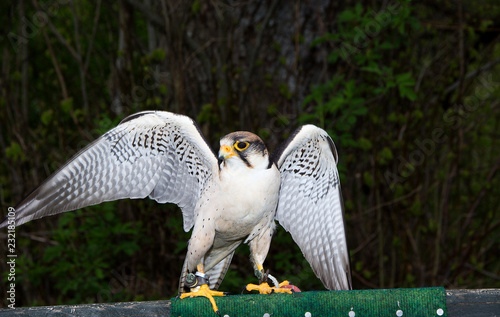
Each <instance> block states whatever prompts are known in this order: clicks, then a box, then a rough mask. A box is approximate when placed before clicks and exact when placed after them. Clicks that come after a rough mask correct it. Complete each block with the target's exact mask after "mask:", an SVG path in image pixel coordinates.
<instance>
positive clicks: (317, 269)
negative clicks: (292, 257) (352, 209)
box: [272, 125, 352, 290]
mask: <svg viewBox="0 0 500 317" xmlns="http://www.w3.org/2000/svg"><path fill="white" fill-rule="evenodd" d="M337 160H338V158H337V151H336V149H335V145H334V143H333V141H332V139H331V138H330V137H329V136H328V134H327V133H326V132H325V131H324V130H323V129H320V128H318V127H316V126H314V125H306V126H302V127H300V128H299V129H297V130H296V131H295V132H294V134H293V135H291V136H290V137H289V138H288V139H287V140H286V141H285V142H284V143H283V144H282V145H281V147H280V148H278V150H277V151H275V153H273V156H272V161H273V162H274V163H275V164H276V165H277V167H278V169H279V170H280V172H281V188H280V194H279V201H278V207H277V212H276V219H277V220H278V221H279V223H280V224H281V225H282V226H283V227H284V228H285V229H286V230H287V231H289V232H290V233H291V235H292V237H293V239H294V241H295V242H296V243H297V244H298V245H299V247H300V249H301V250H302V253H303V254H304V256H305V258H306V259H307V261H308V262H309V263H310V264H311V267H312V269H313V271H314V273H315V274H316V276H318V277H319V278H320V279H321V281H322V282H323V284H324V285H325V287H326V288H328V289H330V290H345V289H351V288H352V286H351V269H350V261H349V251H348V249H347V242H346V237H345V228H344V217H343V216H344V215H343V206H342V195H341V191H340V180H339V174H338V171H337Z"/></svg>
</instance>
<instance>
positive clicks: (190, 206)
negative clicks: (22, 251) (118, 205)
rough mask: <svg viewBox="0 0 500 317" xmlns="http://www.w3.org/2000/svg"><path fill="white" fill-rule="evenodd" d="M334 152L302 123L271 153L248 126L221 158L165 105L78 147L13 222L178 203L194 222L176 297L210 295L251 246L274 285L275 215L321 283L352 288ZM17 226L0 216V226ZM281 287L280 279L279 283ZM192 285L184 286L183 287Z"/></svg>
mask: <svg viewBox="0 0 500 317" xmlns="http://www.w3.org/2000/svg"><path fill="white" fill-rule="evenodd" d="M337 160H338V157H337V151H336V149H335V145H334V143H333V141H332V139H331V138H330V137H329V136H328V134H327V133H326V132H325V131H324V130H322V129H320V128H318V127H316V126H314V125H305V126H302V127H300V128H298V129H297V130H296V131H295V132H294V133H293V134H292V135H291V136H290V137H289V138H288V139H287V140H286V141H285V142H284V143H283V144H282V145H281V146H280V147H279V148H278V150H276V151H275V152H274V153H273V155H271V156H269V153H268V151H267V149H266V146H265V145H264V142H263V141H262V139H261V138H259V137H258V136H257V135H255V134H253V133H250V132H234V133H230V134H228V135H226V136H224V137H223V138H221V140H220V149H219V155H218V159H217V156H216V155H215V153H214V152H212V150H211V149H210V146H209V145H208V143H207V141H206V140H205V138H204V137H203V135H202V134H201V132H200V130H199V128H198V126H197V125H196V123H195V122H194V121H193V120H192V119H190V118H189V117H186V116H183V115H178V114H173V113H169V112H164V111H145V112H140V113H137V114H134V115H131V116H129V117H128V118H126V119H124V120H123V121H122V122H121V123H120V124H119V125H118V126H117V127H115V128H114V129H112V130H110V131H108V132H107V133H105V134H104V135H103V136H101V137H100V138H98V139H97V140H95V141H94V142H93V143H91V144H90V145H88V146H87V147H86V148H84V149H83V150H82V151H80V152H79V153H77V154H76V155H75V156H74V157H73V158H72V159H71V160H69V162H67V163H66V164H65V165H64V166H62V167H61V168H60V169H59V170H58V171H56V172H55V173H54V174H52V175H51V176H50V177H49V178H48V179H47V180H45V181H44V182H43V183H42V184H41V185H40V186H39V187H38V188H36V189H35V190H34V191H33V192H32V193H31V194H30V195H29V196H28V197H26V198H25V199H24V200H23V201H22V202H21V203H20V204H19V205H18V206H17V207H16V219H15V225H17V226H18V225H21V224H23V223H25V222H28V221H30V220H33V219H38V218H42V217H45V216H49V215H54V214H58V213H61V212H65V211H70V210H75V209H79V208H83V207H86V206H90V205H95V204H99V203H101V202H103V201H111V200H117V199H122V198H133V199H135V198H145V197H147V196H149V197H150V198H152V199H154V200H156V201H157V202H159V203H167V202H169V203H175V204H177V205H178V206H179V207H180V208H181V209H182V215H183V220H184V230H185V231H186V232H187V231H189V230H190V229H191V228H193V232H192V236H191V239H190V240H189V245H188V250H187V255H186V260H185V262H184V267H183V269H182V274H181V278H180V287H179V290H180V293H182V294H181V298H183V297H193V296H205V297H208V298H209V299H210V301H211V302H212V305H213V307H214V311H215V312H217V313H218V310H217V306H216V305H215V301H214V299H213V297H212V296H221V295H224V294H223V293H222V292H217V291H216V290H217V288H218V287H219V285H220V283H221V282H222V279H223V278H224V275H225V274H226V271H227V269H228V267H229V264H230V262H231V259H232V257H233V254H234V250H235V249H236V248H237V247H238V246H239V245H240V244H241V243H242V242H244V243H248V244H249V245H250V258H251V260H252V263H253V267H254V269H255V275H256V276H257V278H258V279H259V281H260V285H252V284H249V285H248V286H247V289H248V290H254V289H256V290H259V291H260V292H261V293H269V292H290V288H284V287H280V286H283V283H281V284H278V285H275V287H270V286H269V285H268V284H267V283H265V282H266V280H267V278H268V276H269V277H270V279H271V280H272V281H274V283H275V284H277V282H276V279H275V278H272V276H270V275H268V274H265V273H264V268H263V263H264V260H265V258H266V256H267V253H268V251H269V246H270V243H271V238H272V235H273V232H274V230H275V221H274V220H275V219H276V220H278V222H279V223H280V224H281V225H282V226H283V227H284V228H285V229H286V230H287V231H289V232H290V233H291V235H292V237H293V239H294V241H295V242H296V243H297V244H298V245H299V247H300V249H301V250H302V253H303V254H304V256H305V258H306V259H307V261H309V263H310V265H311V266H312V269H313V271H314V273H315V274H316V275H317V276H318V277H319V278H320V279H321V281H322V282H323V284H324V285H325V287H326V288H327V289H330V290H345V289H351V271H350V264H349V254H348V249H347V243H346V238H345V230H344V220H343V209H342V198H341V192H340V181H339V174H338V171H337ZM7 225H13V223H12V221H11V222H10V223H9V220H8V219H6V220H4V221H3V223H1V224H0V227H6V226H7ZM284 284H286V281H285V282H284ZM189 288H190V292H185V290H186V289H189Z"/></svg>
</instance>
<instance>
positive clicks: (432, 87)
mask: <svg viewBox="0 0 500 317" xmlns="http://www.w3.org/2000/svg"><path fill="white" fill-rule="evenodd" d="M0 12H2V13H3V14H2V15H0V25H2V36H1V37H0V56H1V74H0V109H1V111H0V122H1V128H0V152H1V153H2V157H1V161H0V171H1V174H0V175H1V176H0V186H1V191H0V202H1V210H2V214H7V211H8V207H12V206H15V205H16V203H17V202H19V201H20V200H21V199H22V198H23V196H25V195H26V194H28V193H29V192H30V191H31V190H32V189H33V188H35V187H36V186H37V185H39V184H40V183H41V182H42V181H43V180H44V179H45V178H46V177H47V176H48V175H50V174H51V173H52V172H53V171H55V170H56V169H57V168H58V167H60V166H61V165H62V164H63V163H64V162H65V161H66V160H68V159H69V158H70V157H71V156H72V155H74V154H75V153H76V152H77V151H78V150H80V149H82V148H83V147H84V146H85V145H86V144H88V143H89V142H91V141H92V140H94V139H95V138H97V137H98V136H99V135H101V134H102V133H103V132H105V131H107V130H109V129H110V128H112V127H114V126H115V125H116V124H118V122H119V121H120V120H121V119H123V118H124V117H125V116H127V115H129V114H132V113H135V112H138V111H141V110H145V109H159V110H168V111H172V112H177V113H182V114H186V115H189V116H191V117H193V118H195V119H196V120H197V122H198V123H199V124H200V126H201V128H202V130H203V132H204V134H205V136H206V137H207V138H208V140H209V141H210V143H211V144H212V145H213V147H214V148H216V147H217V144H218V139H219V138H220V137H221V136H222V135H225V134H226V133H229V132H232V131H234V130H249V131H253V132H256V133H258V134H259V135H260V136H261V137H262V138H263V139H264V140H265V141H266V143H267V145H268V147H269V148H270V149H271V150H272V149H274V148H275V147H276V146H277V145H278V144H279V143H280V142H281V141H283V140H284V139H285V138H286V136H288V135H289V134H290V133H291V132H292V131H293V130H294V129H295V128H297V127H298V126H299V125H301V124H304V123H314V124H317V125H319V126H321V127H323V128H325V129H326V130H327V131H328V132H329V133H330V134H331V136H332V137H333V139H334V141H335V142H336V144H337V148H338V150H339V153H340V171H341V181H342V186H343V195H344V199H345V207H346V217H347V219H346V220H347V235H348V241H349V244H350V248H351V260H352V269H353V282H354V287H355V288H393V287H420V286H444V287H446V288H487V287H500V260H499V258H498V254H500V247H499V243H498V242H499V241H500V217H499V216H500V208H499V206H500V191H499V189H498V188H499V187H500V178H499V177H498V174H499V171H498V169H499V168H500V147H499V142H500V127H499V125H500V123H499V122H500V121H499V119H500V106H499V97H500V74H499V70H500V66H499V63H500V44H499V41H500V22H499V21H500V4H499V3H498V1H495V0H482V1H475V2H470V1H465V0H455V1H447V0H434V1H418V2H417V1H415V2H409V1H404V0H387V1H328V0H325V1H315V0H306V1H300V0H297V1H279V0H273V1H251V0H250V1H218V0H214V1H189V2H188V1H171V0H161V1H151V0H121V1H118V2H113V3H110V2H107V1H100V0H98V1H92V2H90V1H76V0H20V1H3V2H2V3H1V4H0ZM181 223H182V219H181V214H180V212H179V211H178V210H177V207H176V206H170V205H159V204H156V203H154V202H152V201H149V200H134V201H132V200H124V201H118V202H111V203H106V204H102V205H99V206H95V207H91V208H85V209H83V210H80V211H77V212H72V213H67V214H64V215H60V216H55V217H50V218H45V219H43V220H39V221H35V222H32V223H29V224H26V225H23V226H22V227H19V228H18V229H17V232H16V234H17V237H16V238H17V246H16V253H17V254H18V257H17V260H16V261H17V265H16V300H17V301H16V305H17V306H22V305H25V306H31V305H52V304H61V303H65V304H68V303H89V302H112V301H124V300H151V299H160V298H161V299H165V298H170V297H172V296H175V295H176V288H177V283H178V276H179V272H180V270H181V267H182V262H183V258H184V253H185V251H186V241H187V240H188V239H189V233H184V232H183V230H182V226H181ZM0 236H1V237H2V239H1V240H2V241H4V242H2V243H0V250H1V251H2V252H1V253H0V254H4V255H5V256H4V257H3V260H1V261H0V271H1V272H7V271H8V266H7V257H6V247H7V245H6V244H7V243H6V233H5V232H4V233H2V234H1V235H0ZM266 264H267V267H268V268H269V269H271V271H272V272H273V273H275V275H276V276H277V277H278V278H279V279H284V278H288V279H290V280H292V281H293V282H294V283H295V284H297V285H298V286H299V287H301V288H302V289H303V290H314V289H323V286H322V284H321V283H320V282H319V280H318V279H317V278H316V277H315V276H314V274H313V273H312V271H311V270H310V268H309V265H308V264H307V262H306V261H305V260H304V259H303V257H302V255H301V253H300V251H299V250H298V248H297V247H296V246H295V245H294V244H293V242H292V240H291V238H290V236H289V235H288V234H287V233H286V232H284V230H283V229H280V230H279V231H278V233H277V234H276V237H275V239H274V241H273V244H272V248H271V251H270V255H269V257H268V259H267V261H266ZM4 281H5V283H1V285H0V290H1V293H2V294H6V291H7V289H6V287H7V283H6V276H5V278H4ZM248 282H255V278H254V277H253V272H252V268H251V266H250V264H249V261H248V248H247V247H246V246H243V247H240V249H239V251H238V252H237V253H236V255H235V258H234V260H233V263H232V265H231V269H230V271H229V273H228V275H227V277H226V279H225V281H224V282H223V284H222V287H221V288H222V289H224V290H227V291H233V292H239V291H240V289H241V287H242V286H243V285H244V284H245V283H248ZM2 303H3V305H5V304H6V301H5V298H4V299H3V301H2Z"/></svg>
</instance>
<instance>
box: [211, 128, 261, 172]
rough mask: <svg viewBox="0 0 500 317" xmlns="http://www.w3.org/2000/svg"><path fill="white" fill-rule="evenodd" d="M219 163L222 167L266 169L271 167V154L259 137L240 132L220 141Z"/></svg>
mask: <svg viewBox="0 0 500 317" xmlns="http://www.w3.org/2000/svg"><path fill="white" fill-rule="evenodd" d="M219 163H220V166H221V167H224V166H234V167H246V168H254V169H266V168H268V166H269V153H268V151H267V148H266V145H265V144H264V141H262V139H261V138H259V137H258V136H257V135H255V134H253V133H250V132H246V131H238V132H233V133H230V134H228V135H226V136H224V137H222V138H221V139H220V149H219Z"/></svg>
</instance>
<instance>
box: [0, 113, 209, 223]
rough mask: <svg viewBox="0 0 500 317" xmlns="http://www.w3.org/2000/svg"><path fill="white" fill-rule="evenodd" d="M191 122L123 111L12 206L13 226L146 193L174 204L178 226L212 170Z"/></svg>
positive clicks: (190, 213) (189, 215)
mask: <svg viewBox="0 0 500 317" xmlns="http://www.w3.org/2000/svg"><path fill="white" fill-rule="evenodd" d="M217 168H218V167H217V158H216V156H215V154H214V153H213V152H212V150H211V149H210V146H209V145H208V144H207V142H206V140H205V139H204V137H203V135H202V134H201V132H200V131H199V129H198V127H197V125H196V123H195V122H194V121H193V120H191V119H190V118H189V117H186V116H183V115H177V114H173V113H169V112H164V111H145V112H140V113H137V114H134V115H132V116H129V117H128V118H126V119H125V120H123V121H122V122H121V123H120V124H119V125H118V126H117V127H115V128H114V129H112V130H110V131H108V132H107V133H105V134H104V135H103V136H101V137H100V138H98V139H97V140H95V141H94V142H93V143H91V144H90V145H88V146H87V147H86V148H85V149H83V150H82V151H80V152H79V153H77V154H76V155H75V156H74V157H73V158H71V159H70V160H69V161H68V162H67V163H66V164H65V165H64V166H62V167H61V168H60V169H59V170H58V171H56V172H55V173H54V174H52V175H51V176H50V177H49V178H48V179H47V180H45V181H44V182H43V183H42V184H41V185H40V186H39V187H38V188H36V189H35V190H34V191H33V192H32V193H31V194H30V195H29V196H28V197H26V198H25V199H24V200H23V201H22V202H21V203H20V204H19V205H18V206H17V207H16V225H21V224H23V223H25V222H28V221H30V220H33V219H38V218H42V217H45V216H49V215H54V214H58V213H61V212H65V211H70V210H75V209H78V208H83V207H85V206H90V205H95V204H99V203H101V202H103V201H111V200H117V199H122V198H144V197H147V196H149V197H150V198H152V199H155V200H156V201H158V202H159V203H166V202H171V203H175V204H177V205H178V206H179V207H180V208H181V209H182V213H183V217H184V230H186V231H188V230H189V229H190V228H191V227H192V226H193V222H194V207H195V204H196V202H197V200H198V198H199V197H200V195H201V194H202V192H203V189H204V186H205V184H206V183H207V182H208V181H209V179H210V177H211V176H212V175H213V174H214V173H215V171H216V170H217ZM6 225H7V220H5V221H4V222H3V223H1V224H0V227H5V226H6Z"/></svg>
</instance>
